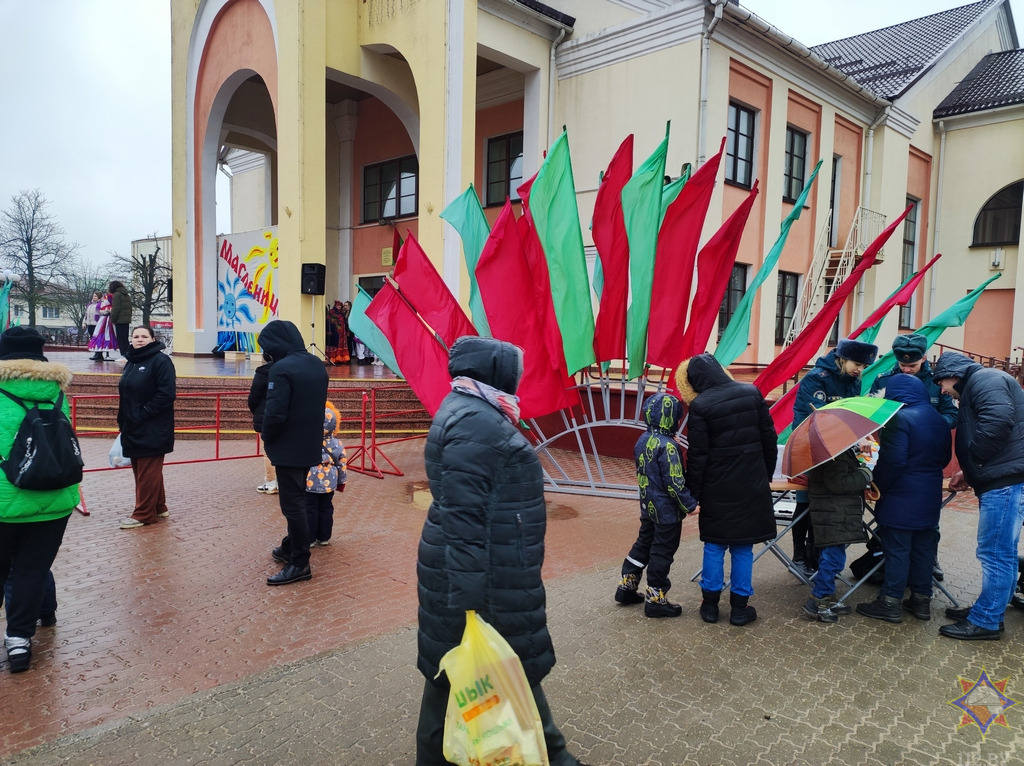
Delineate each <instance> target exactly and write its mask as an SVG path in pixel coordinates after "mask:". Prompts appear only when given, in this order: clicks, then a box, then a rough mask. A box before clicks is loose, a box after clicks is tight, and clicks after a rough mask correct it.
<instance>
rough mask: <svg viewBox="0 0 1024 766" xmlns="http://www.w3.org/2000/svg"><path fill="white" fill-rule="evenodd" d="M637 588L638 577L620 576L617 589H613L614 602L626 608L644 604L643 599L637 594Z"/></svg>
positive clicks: (630, 575)
mask: <svg viewBox="0 0 1024 766" xmlns="http://www.w3.org/2000/svg"><path fill="white" fill-rule="evenodd" d="M639 587H640V576H639V575H635V574H624V575H622V579H621V580H619V587H618V588H616V589H615V601H616V602H618V603H620V604H623V605H626V606H628V605H630V604H642V603H644V597H643V596H641V595H640V594H639V593H637V590H638V589H639Z"/></svg>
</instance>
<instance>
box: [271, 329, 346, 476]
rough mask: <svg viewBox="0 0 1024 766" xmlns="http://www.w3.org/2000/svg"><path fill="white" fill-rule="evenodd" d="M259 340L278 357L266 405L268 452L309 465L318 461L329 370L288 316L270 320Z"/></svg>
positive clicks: (281, 462) (284, 462)
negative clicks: (309, 348)
mask: <svg viewBox="0 0 1024 766" xmlns="http://www.w3.org/2000/svg"><path fill="white" fill-rule="evenodd" d="M257 340H258V342H259V344H260V347H261V348H262V349H263V351H264V353H265V354H266V355H268V356H270V358H271V359H273V360H274V366H273V367H271V368H270V373H269V375H268V376H267V402H266V405H265V407H264V410H263V431H262V434H263V442H264V444H265V445H266V448H267V457H269V458H270V462H271V463H273V464H274V465H275V466H282V467H285V468H306V469H308V468H309V467H310V466H314V465H316V464H317V463H319V462H320V455H321V447H322V443H323V432H324V408H325V407H326V406H327V383H328V379H327V370H325V369H324V365H323V362H321V361H320V360H319V359H317V358H316V357H315V356H313V355H312V354H310V353H309V352H308V351H306V344H305V343H304V342H303V340H302V334H301V333H300V332H299V328H298V327H296V326H295V325H294V324H292V323H291V322H289V321H287V320H282V319H275V320H274V321H272V322H270V323H268V324H267V326H266V327H264V328H263V331H262V332H261V333H260V335H259V338H258V339H257Z"/></svg>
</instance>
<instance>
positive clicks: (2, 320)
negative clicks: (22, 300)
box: [0, 279, 14, 332]
mask: <svg viewBox="0 0 1024 766" xmlns="http://www.w3.org/2000/svg"><path fill="white" fill-rule="evenodd" d="M13 285H14V283H13V282H11V281H10V280H9V279H8V280H4V283H3V287H0V332H3V331H4V330H6V329H7V325H8V324H9V323H10V321H11V287H12V286H13Z"/></svg>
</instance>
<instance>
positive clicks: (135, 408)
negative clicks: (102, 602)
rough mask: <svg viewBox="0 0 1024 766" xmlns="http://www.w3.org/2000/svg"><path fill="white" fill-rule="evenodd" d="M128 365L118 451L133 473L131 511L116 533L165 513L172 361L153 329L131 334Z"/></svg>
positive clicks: (123, 380)
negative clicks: (132, 503)
mask: <svg viewBox="0 0 1024 766" xmlns="http://www.w3.org/2000/svg"><path fill="white" fill-rule="evenodd" d="M125 358H126V359H127V360H128V361H127V363H126V364H125V366H124V371H123V372H122V373H121V380H120V381H119V382H118V384H117V391H118V394H120V398H119V399H118V404H117V427H118V428H119V429H121V451H122V452H124V456H125V457H127V458H131V461H132V473H133V474H135V511H134V512H133V513H132V515H131V516H130V517H129V518H127V519H124V520H123V521H122V522H121V524H120V526H121V529H139V528H140V527H143V526H145V525H146V524H153V523H154V522H156V521H157V520H158V519H160V518H166V517H167V516H168V515H169V511H168V510H167V500H166V497H165V495H164V474H163V469H164V455H166V454H168V453H169V452H173V451H174V399H175V397H176V396H177V393H176V389H177V376H176V374H175V372H174V362H172V361H171V358H170V357H169V356H167V354H165V353H164V344H163V343H161V342H160V341H158V340H156V336H155V334H154V333H153V328H152V327H149V326H148V325H139V326H138V327H136V328H135V329H134V330H132V337H131V347H130V348H129V349H128V353H127V355H126V357H125Z"/></svg>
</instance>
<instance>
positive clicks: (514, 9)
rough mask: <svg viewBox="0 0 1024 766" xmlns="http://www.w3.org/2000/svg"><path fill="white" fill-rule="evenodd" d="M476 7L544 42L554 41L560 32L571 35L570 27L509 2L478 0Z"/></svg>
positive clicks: (506, 0)
mask: <svg viewBox="0 0 1024 766" xmlns="http://www.w3.org/2000/svg"><path fill="white" fill-rule="evenodd" d="M477 7H478V8H479V9H480V10H481V11H484V12H486V13H489V14H491V15H492V16H497V17H498V18H499V19H501V20H502V21H507V22H508V23H509V24H513V25H515V26H517V27H519V28H520V29H525V30H526V31H527V32H532V33H533V34H535V35H537V36H538V37H543V38H544V39H545V40H551V41H554V40H555V38H556V37H558V33H559V32H561V31H565V32H566V34H571V33H572V27H567V26H566V25H564V24H560V23H558V22H557V21H555V20H554V19H551V18H548V17H547V16H544V15H543V14H541V13H538V12H537V11H532V10H530V9H529V8H527V7H526V6H523V5H517V4H516V3H513V2H509V0H478V2H477Z"/></svg>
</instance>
